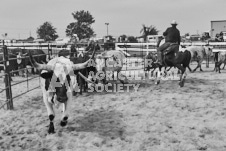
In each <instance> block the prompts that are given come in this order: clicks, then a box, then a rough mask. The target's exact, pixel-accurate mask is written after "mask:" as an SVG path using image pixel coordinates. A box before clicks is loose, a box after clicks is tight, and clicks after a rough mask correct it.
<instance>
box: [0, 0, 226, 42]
mask: <svg viewBox="0 0 226 151" xmlns="http://www.w3.org/2000/svg"><path fill="white" fill-rule="evenodd" d="M225 7H226V0H1V4H0V39H2V38H3V36H2V34H4V33H7V34H8V36H7V38H8V39H12V38H16V39H24V38H28V37H29V36H30V35H31V36H32V37H35V38H36V37H37V33H36V31H37V28H38V27H40V25H42V24H43V23H44V22H46V21H48V22H51V23H52V25H53V26H54V27H55V28H56V31H57V34H58V35H59V37H62V38H64V37H66V34H65V30H66V27H67V25H69V24H70V23H72V22H74V21H75V20H74V19H73V17H72V13H73V12H76V11H81V10H85V11H89V12H90V14H91V15H92V16H93V17H94V19H95V23H93V24H92V28H93V30H94V32H95V34H96V35H97V37H103V36H105V35H106V34H107V26H106V25H105V23H109V25H108V34H109V35H112V36H114V37H118V36H120V35H123V34H125V35H127V36H140V35H141V33H140V30H141V29H142V25H143V24H144V25H145V26H151V25H153V26H155V27H156V28H157V29H158V30H159V34H162V33H163V32H164V31H165V30H166V28H167V27H170V26H171V25H170V22H171V21H172V20H176V21H177V22H178V26H177V27H178V29H179V30H180V32H181V35H183V34H185V33H190V34H197V33H199V34H201V33H202V32H203V31H208V30H210V28H211V24H210V21H215V20H226V8H225Z"/></svg>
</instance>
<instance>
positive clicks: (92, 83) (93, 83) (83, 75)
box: [78, 72, 95, 84]
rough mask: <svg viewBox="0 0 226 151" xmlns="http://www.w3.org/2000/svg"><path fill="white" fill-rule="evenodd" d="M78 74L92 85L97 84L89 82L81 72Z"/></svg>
mask: <svg viewBox="0 0 226 151" xmlns="http://www.w3.org/2000/svg"><path fill="white" fill-rule="evenodd" d="M78 74H79V75H80V76H81V77H82V78H83V79H84V80H85V81H86V82H89V83H92V84H95V83H94V82H93V81H91V80H89V79H88V78H86V77H85V76H84V75H83V74H82V73H81V72H78Z"/></svg>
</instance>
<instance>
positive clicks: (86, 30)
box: [36, 10, 159, 42]
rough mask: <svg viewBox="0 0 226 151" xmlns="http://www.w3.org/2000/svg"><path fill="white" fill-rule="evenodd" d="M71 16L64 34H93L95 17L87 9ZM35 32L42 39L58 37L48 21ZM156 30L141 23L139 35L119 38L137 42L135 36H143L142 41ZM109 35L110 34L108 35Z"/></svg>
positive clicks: (47, 39)
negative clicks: (70, 21)
mask: <svg viewBox="0 0 226 151" xmlns="http://www.w3.org/2000/svg"><path fill="white" fill-rule="evenodd" d="M72 16H73V18H74V20H75V21H74V22H72V23H69V25H67V27H66V31H65V33H66V36H69V37H72V36H73V35H74V34H76V35H77V37H78V39H84V38H90V37H92V36H94V34H95V32H94V30H93V28H92V24H93V23H95V19H94V17H93V16H92V15H91V13H90V12H89V11H84V10H81V11H76V12H73V13H72ZM36 32H37V35H38V38H40V39H44V40H45V41H54V40H55V39H57V38H58V37H59V36H58V35H57V32H56V28H55V27H54V26H53V25H52V24H51V23H50V22H49V21H46V22H44V23H43V24H42V25H41V26H40V27H38V29H37V31H36ZM158 32H159V31H158V30H157V28H156V27H155V26H153V25H151V26H145V25H144V24H143V25H142V29H141V31H140V33H141V36H140V37H134V36H127V35H125V34H122V35H121V36H119V38H120V40H121V41H122V42H124V41H127V42H137V38H144V41H146V39H147V36H148V35H157V34H158ZM109 37H112V36H111V35H109Z"/></svg>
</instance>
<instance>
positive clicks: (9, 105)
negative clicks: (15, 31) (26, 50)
mask: <svg viewBox="0 0 226 151" xmlns="http://www.w3.org/2000/svg"><path fill="white" fill-rule="evenodd" d="M3 45H4V42H3ZM3 57H4V68H5V88H6V98H7V109H8V110H13V99H12V89H11V75H10V70H9V56H8V50H7V47H6V46H5V45H4V46H3Z"/></svg>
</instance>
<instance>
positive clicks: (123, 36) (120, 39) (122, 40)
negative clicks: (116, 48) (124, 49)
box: [119, 35, 127, 42]
mask: <svg viewBox="0 0 226 151" xmlns="http://www.w3.org/2000/svg"><path fill="white" fill-rule="evenodd" d="M126 40H127V36H126V35H121V36H119V41H120V42H126Z"/></svg>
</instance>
